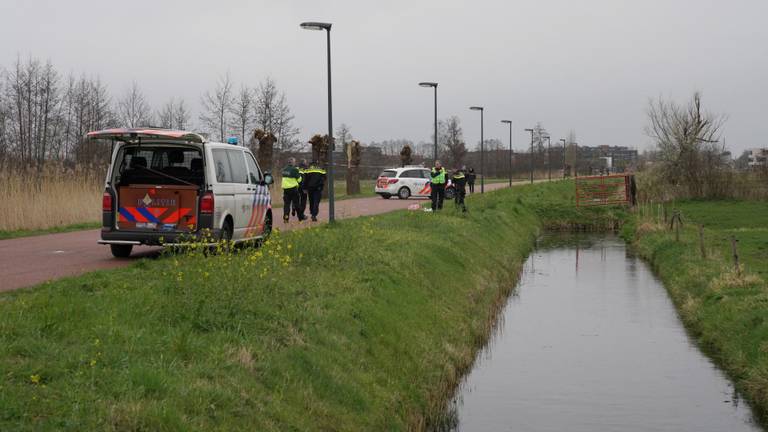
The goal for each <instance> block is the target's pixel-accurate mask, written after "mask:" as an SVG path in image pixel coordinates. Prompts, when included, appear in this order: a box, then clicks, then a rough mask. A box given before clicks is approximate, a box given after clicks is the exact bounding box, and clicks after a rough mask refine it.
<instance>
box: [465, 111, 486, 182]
mask: <svg viewBox="0 0 768 432" xmlns="http://www.w3.org/2000/svg"><path fill="white" fill-rule="evenodd" d="M469 109H471V110H472V111H480V193H485V187H484V186H485V170H483V160H484V159H485V152H484V151H483V111H485V109H484V108H483V107H479V106H471V107H469Z"/></svg>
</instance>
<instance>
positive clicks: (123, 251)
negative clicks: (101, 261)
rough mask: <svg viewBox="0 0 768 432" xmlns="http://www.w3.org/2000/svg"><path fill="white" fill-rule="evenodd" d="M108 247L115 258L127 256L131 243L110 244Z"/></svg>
mask: <svg viewBox="0 0 768 432" xmlns="http://www.w3.org/2000/svg"><path fill="white" fill-rule="evenodd" d="M109 249H110V250H111V251H112V256H113V257H115V258H128V257H129V256H131V251H132V250H133V245H126V244H111V245H109Z"/></svg>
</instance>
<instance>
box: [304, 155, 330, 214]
mask: <svg viewBox="0 0 768 432" xmlns="http://www.w3.org/2000/svg"><path fill="white" fill-rule="evenodd" d="M324 185H325V170H324V169H322V168H320V166H318V164H317V163H316V162H314V161H313V162H312V164H311V165H310V166H309V168H308V169H306V170H304V182H303V183H302V188H303V189H304V191H305V193H306V194H307V196H308V197H309V214H311V215H312V222H317V213H318V212H319V211H320V198H322V196H323V186H324Z"/></svg>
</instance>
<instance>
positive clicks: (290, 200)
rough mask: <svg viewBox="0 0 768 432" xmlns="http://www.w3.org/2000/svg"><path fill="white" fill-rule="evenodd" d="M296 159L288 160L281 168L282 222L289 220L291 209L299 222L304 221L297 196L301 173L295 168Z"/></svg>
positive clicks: (299, 198)
mask: <svg viewBox="0 0 768 432" xmlns="http://www.w3.org/2000/svg"><path fill="white" fill-rule="evenodd" d="M295 165H296V159H295V158H289V159H288V165H286V166H285V168H283V171H282V175H283V183H282V187H283V222H285V223H288V221H289V220H290V214H291V207H293V208H294V209H296V215H297V216H298V218H299V221H303V220H304V219H306V216H304V212H303V211H302V209H301V207H300V200H301V197H300V196H299V184H300V183H301V173H300V172H299V169H298V168H296V166H295Z"/></svg>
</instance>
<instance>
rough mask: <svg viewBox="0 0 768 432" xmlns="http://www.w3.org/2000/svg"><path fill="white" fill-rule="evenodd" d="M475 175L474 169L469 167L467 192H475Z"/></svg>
mask: <svg viewBox="0 0 768 432" xmlns="http://www.w3.org/2000/svg"><path fill="white" fill-rule="evenodd" d="M475 177H477V175H476V174H475V169H474V168H470V169H469V172H468V173H467V184H468V185H469V193H475Z"/></svg>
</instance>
